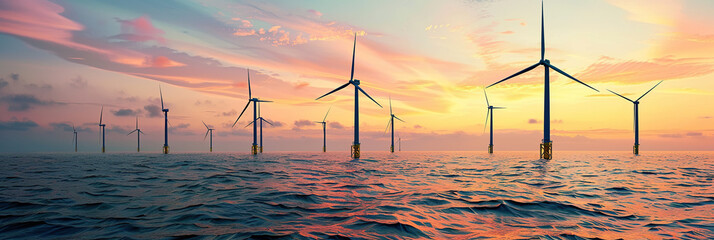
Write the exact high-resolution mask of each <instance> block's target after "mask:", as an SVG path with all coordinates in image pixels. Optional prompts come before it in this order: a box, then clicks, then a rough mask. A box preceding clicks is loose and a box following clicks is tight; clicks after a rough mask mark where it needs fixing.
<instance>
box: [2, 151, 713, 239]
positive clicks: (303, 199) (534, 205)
mask: <svg viewBox="0 0 714 240" xmlns="http://www.w3.org/2000/svg"><path fill="white" fill-rule="evenodd" d="M536 157H537V152H497V153H495V154H493V155H488V154H486V153H482V152H398V153H394V154H390V153H385V152H363V158H362V159H358V160H352V159H350V158H349V153H347V152H328V153H311V152H281V153H264V154H262V155H258V156H251V155H249V154H244V153H212V154H209V153H205V154H203V153H201V154H199V153H193V154H169V155H163V154H158V153H147V154H143V153H142V154H139V153H121V154H120V153H116V154H115V153H109V154H98V153H93V154H86V153H79V154H74V153H72V154H70V153H59V154H41V153H37V154H0V166H2V167H1V168H0V238H2V239H97V238H124V239H234V238H235V239H245V238H252V239H347V238H350V239H402V238H436V239H481V238H484V239H485V238H499V239H502V238H507V239H513V238H526V239H528V238H536V239H538V238H540V239H582V238H604V239H613V238H625V239H643V238H646V239H661V238H677V239H681V238H694V239H714V188H713V187H712V182H713V181H712V179H713V178H714V153H712V152H643V153H642V155H641V156H632V154H631V153H629V152H555V154H554V159H553V160H550V161H545V160H538V159H536Z"/></svg>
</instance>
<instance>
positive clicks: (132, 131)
mask: <svg viewBox="0 0 714 240" xmlns="http://www.w3.org/2000/svg"><path fill="white" fill-rule="evenodd" d="M136 130H138V129H134V131H131V132H129V133H128V134H127V136H129V135H131V134H132V133H134V132H136Z"/></svg>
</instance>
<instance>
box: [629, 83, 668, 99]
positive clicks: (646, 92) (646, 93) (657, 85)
mask: <svg viewBox="0 0 714 240" xmlns="http://www.w3.org/2000/svg"><path fill="white" fill-rule="evenodd" d="M663 81H664V80H663ZM660 83H662V81H659V82H658V83H657V85H654V87H652V88H650V90H649V91H647V92H646V93H645V94H642V97H644V96H645V95H647V94H648V93H650V91H652V89H654V88H656V87H657V86H659V84H660ZM642 97H640V98H638V99H637V100H635V101H639V100H640V99H642Z"/></svg>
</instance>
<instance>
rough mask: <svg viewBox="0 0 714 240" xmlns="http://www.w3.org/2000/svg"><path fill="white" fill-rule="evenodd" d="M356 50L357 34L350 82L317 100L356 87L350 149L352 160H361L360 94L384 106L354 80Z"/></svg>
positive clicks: (353, 49)
mask: <svg viewBox="0 0 714 240" xmlns="http://www.w3.org/2000/svg"><path fill="white" fill-rule="evenodd" d="M355 48H357V34H356V33H355V40H354V45H353V46H352V71H351V72H350V80H349V81H348V82H347V83H345V84H344V85H342V86H340V87H338V88H335V90H332V91H330V92H328V93H326V94H325V95H322V96H320V97H319V98H317V99H315V100H319V99H320V98H323V97H325V96H327V95H330V94H332V93H334V92H337V91H339V90H342V89H343V88H345V87H347V86H348V85H350V84H351V85H353V86H355V125H354V130H355V138H354V142H353V143H352V147H351V148H350V155H352V158H359V157H360V149H359V145H360V143H359V92H362V93H363V94H364V95H365V96H367V97H368V98H369V99H370V100H372V101H373V102H374V103H376V104H377V105H378V106H379V107H380V108H381V107H382V105H380V104H379V103H378V102H377V101H375V100H374V99H373V98H372V97H370V96H369V94H367V93H366V92H365V91H364V90H362V88H361V87H359V83H360V80H357V79H354V75H355Z"/></svg>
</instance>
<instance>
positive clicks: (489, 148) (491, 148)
mask: <svg viewBox="0 0 714 240" xmlns="http://www.w3.org/2000/svg"><path fill="white" fill-rule="evenodd" d="M488 153H493V145H491V144H489V145H488Z"/></svg>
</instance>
